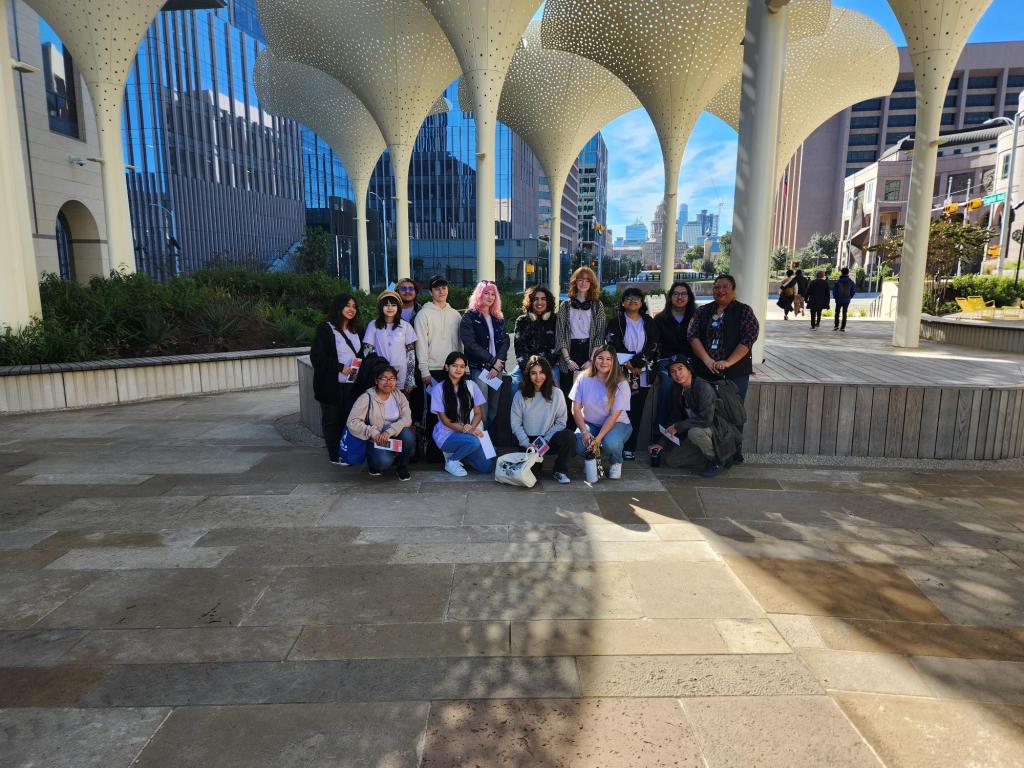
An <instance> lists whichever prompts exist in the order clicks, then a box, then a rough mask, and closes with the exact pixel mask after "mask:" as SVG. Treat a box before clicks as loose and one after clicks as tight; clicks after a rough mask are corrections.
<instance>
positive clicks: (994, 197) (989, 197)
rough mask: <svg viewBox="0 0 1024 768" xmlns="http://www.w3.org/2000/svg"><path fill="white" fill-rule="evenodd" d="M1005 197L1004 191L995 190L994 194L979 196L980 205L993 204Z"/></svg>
mask: <svg viewBox="0 0 1024 768" xmlns="http://www.w3.org/2000/svg"><path fill="white" fill-rule="evenodd" d="M1005 199H1006V193H1005V192H997V193H996V194H994V195H986V196H985V197H983V198H981V204H982V205H995V204H996V203H1001V202H1003V201H1004V200H1005Z"/></svg>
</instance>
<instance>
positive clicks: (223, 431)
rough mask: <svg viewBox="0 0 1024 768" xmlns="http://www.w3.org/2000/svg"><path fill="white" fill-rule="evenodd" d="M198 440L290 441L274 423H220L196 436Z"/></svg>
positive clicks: (278, 443) (271, 443)
mask: <svg viewBox="0 0 1024 768" xmlns="http://www.w3.org/2000/svg"><path fill="white" fill-rule="evenodd" d="M194 437H195V439H196V440H199V441H204V442H209V441H215V442H221V443H230V444H232V445H239V444H243V443H244V444H252V443H255V444H257V445H281V446H288V445H290V443H288V442H287V441H286V440H285V439H284V438H282V437H281V433H280V432H278V431H277V430H276V429H274V425H273V424H218V425H217V426H215V427H212V428H210V429H208V430H206V431H205V432H200V433H199V434H197V435H195V436H194Z"/></svg>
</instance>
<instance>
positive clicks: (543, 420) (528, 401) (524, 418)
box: [510, 355, 576, 485]
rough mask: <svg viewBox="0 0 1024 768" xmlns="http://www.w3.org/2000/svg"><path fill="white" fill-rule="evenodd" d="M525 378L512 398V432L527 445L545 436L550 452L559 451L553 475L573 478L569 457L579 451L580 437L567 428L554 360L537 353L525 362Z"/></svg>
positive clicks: (559, 478) (563, 479)
mask: <svg viewBox="0 0 1024 768" xmlns="http://www.w3.org/2000/svg"><path fill="white" fill-rule="evenodd" d="M523 372H524V374H525V375H524V376H523V380H522V382H521V383H520V385H519V391H518V392H516V394H515V397H513V398H512V413H511V417H510V419H511V422H512V434H514V435H515V436H516V440H518V441H519V445H521V446H522V447H523V448H526V447H528V446H530V445H532V444H534V443H535V442H536V441H537V440H538V438H543V441H544V443H546V444H547V446H548V451H547V453H552V454H555V455H556V456H557V457H558V458H557V459H555V471H554V475H553V477H554V478H555V480H556V481H557V482H559V483H562V484H563V485H564V484H565V483H568V482H569V474H568V473H569V459H571V458H572V457H573V456H575V455H576V438H575V436H574V435H573V433H572V432H570V431H569V430H568V429H566V425H567V424H568V423H569V411H568V409H567V408H566V406H565V397H563V396H562V392H561V390H557V389H555V375H554V372H553V371H552V370H551V363H549V362H548V361H547V358H546V357H544V356H543V355H533V356H532V357H530V359H529V360H527V361H526V365H524V366H523Z"/></svg>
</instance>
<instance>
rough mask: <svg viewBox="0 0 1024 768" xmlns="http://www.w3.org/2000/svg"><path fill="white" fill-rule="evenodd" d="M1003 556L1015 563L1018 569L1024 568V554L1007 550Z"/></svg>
mask: <svg viewBox="0 0 1024 768" xmlns="http://www.w3.org/2000/svg"><path fill="white" fill-rule="evenodd" d="M1003 555H1004V556H1005V557H1006V558H1007V559H1008V560H1010V561H1011V562H1013V563H1015V564H1016V565H1017V567H1018V568H1024V552H1016V551H1010V550H1006V551H1004V552H1003Z"/></svg>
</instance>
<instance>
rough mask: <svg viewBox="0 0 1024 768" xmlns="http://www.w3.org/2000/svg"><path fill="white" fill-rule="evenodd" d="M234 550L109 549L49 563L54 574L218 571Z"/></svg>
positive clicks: (77, 552) (74, 554) (75, 551)
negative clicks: (63, 572)
mask: <svg viewBox="0 0 1024 768" xmlns="http://www.w3.org/2000/svg"><path fill="white" fill-rule="evenodd" d="M234 549H235V548H234V547H108V548H91V549H72V550H71V551H70V552H68V553H67V554H65V555H62V556H60V557H58V558H57V559H56V560H54V561H53V562H52V563H50V564H49V565H48V566H47V568H48V569H49V570H51V571H53V570H63V571H120V570H146V569H156V568H215V567H216V566H218V565H219V564H220V563H221V561H222V560H224V558H225V557H227V556H228V555H230V554H231V553H232V552H233V551H234ZM44 552H45V550H44ZM50 554H55V553H50Z"/></svg>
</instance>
